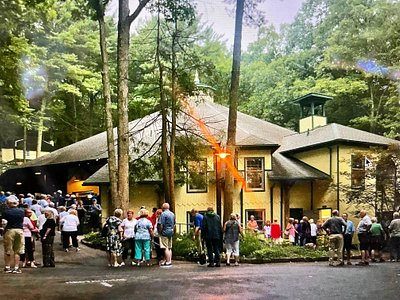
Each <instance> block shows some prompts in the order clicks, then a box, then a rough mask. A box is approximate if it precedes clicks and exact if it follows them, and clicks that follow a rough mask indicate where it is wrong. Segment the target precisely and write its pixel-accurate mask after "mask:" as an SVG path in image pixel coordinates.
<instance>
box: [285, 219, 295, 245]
mask: <svg viewBox="0 0 400 300" xmlns="http://www.w3.org/2000/svg"><path fill="white" fill-rule="evenodd" d="M293 223H294V219H293V218H289V223H288V224H287V225H286V230H285V234H287V236H288V238H289V242H290V243H292V245H293V246H294V245H295V238H296V229H295V228H294V225H293Z"/></svg>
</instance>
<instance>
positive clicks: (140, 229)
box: [135, 208, 153, 266]
mask: <svg viewBox="0 0 400 300" xmlns="http://www.w3.org/2000/svg"><path fill="white" fill-rule="evenodd" d="M139 214H140V218H139V220H138V221H137V224H136V226H135V259H136V264H137V265H138V266H140V264H141V261H142V253H144V260H145V263H146V265H147V266H150V265H151V264H150V254H151V238H152V237H153V225H152V224H151V221H150V220H149V219H147V217H148V216H149V211H148V210H147V209H145V208H143V209H141V210H140V212H139Z"/></svg>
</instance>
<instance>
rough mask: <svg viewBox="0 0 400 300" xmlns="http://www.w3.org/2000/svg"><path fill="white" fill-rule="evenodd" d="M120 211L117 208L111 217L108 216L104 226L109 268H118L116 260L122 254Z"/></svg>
mask: <svg viewBox="0 0 400 300" xmlns="http://www.w3.org/2000/svg"><path fill="white" fill-rule="evenodd" d="M122 213H123V212H122V209H119V208H117V209H116V210H115V211H114V215H113V216H109V217H108V218H107V220H106V222H105V224H104V227H105V230H104V229H103V230H104V231H105V234H106V247H107V257H108V262H109V266H110V267H111V266H112V267H119V266H120V265H119V263H118V259H119V257H120V256H121V254H122V243H121V241H122V234H123V231H122V229H121V226H120V225H121V223H122V220H121V216H122Z"/></svg>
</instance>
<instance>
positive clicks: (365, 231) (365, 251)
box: [357, 210, 372, 266]
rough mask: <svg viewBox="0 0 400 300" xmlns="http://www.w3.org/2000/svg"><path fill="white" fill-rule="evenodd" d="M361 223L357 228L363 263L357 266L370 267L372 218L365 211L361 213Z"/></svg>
mask: <svg viewBox="0 0 400 300" xmlns="http://www.w3.org/2000/svg"><path fill="white" fill-rule="evenodd" d="M360 218H361V220H360V222H359V223H358V226H357V236H358V241H359V242H360V250H361V261H360V262H359V263H358V264H357V265H359V266H368V265H369V246H370V234H369V230H370V228H371V226H372V222H371V218H370V217H369V216H368V214H367V212H366V211H365V210H361V211H360Z"/></svg>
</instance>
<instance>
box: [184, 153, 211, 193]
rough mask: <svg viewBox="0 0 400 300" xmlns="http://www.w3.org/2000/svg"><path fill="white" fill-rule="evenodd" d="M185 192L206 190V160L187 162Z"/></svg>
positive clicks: (202, 191)
mask: <svg viewBox="0 0 400 300" xmlns="http://www.w3.org/2000/svg"><path fill="white" fill-rule="evenodd" d="M187 192H188V193H204V192H207V160H199V161H189V162H188V180H187Z"/></svg>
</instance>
